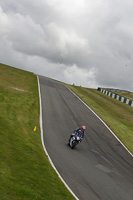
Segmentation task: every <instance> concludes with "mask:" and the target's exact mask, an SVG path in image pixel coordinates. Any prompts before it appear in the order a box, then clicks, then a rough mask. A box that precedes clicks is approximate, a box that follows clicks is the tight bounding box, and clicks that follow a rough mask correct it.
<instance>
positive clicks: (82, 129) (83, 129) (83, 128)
mask: <svg viewBox="0 0 133 200" xmlns="http://www.w3.org/2000/svg"><path fill="white" fill-rule="evenodd" d="M85 130H86V127H85V126H84V125H83V126H82V127H81V128H78V129H75V131H74V133H77V134H78V135H79V136H80V137H81V138H83V137H84V135H85V133H84V131H85Z"/></svg>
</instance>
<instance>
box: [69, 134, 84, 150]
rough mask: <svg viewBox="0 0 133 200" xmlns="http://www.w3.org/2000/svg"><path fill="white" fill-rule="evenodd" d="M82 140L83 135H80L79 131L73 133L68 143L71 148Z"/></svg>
mask: <svg viewBox="0 0 133 200" xmlns="http://www.w3.org/2000/svg"><path fill="white" fill-rule="evenodd" d="M81 141H82V137H81V136H79V134H78V133H72V135H71V137H70V139H69V142H68V145H69V146H70V147H71V149H74V147H75V146H76V145H77V144H78V143H80V142H81Z"/></svg>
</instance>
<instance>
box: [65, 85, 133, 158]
mask: <svg viewBox="0 0 133 200" xmlns="http://www.w3.org/2000/svg"><path fill="white" fill-rule="evenodd" d="M66 85H67V84H66ZM67 87H69V88H70V89H71V90H72V91H73V92H74V93H76V94H77V95H78V96H79V97H80V98H81V99H82V100H83V101H84V102H85V103H86V104H87V105H88V106H89V107H90V108H91V109H92V110H94V112H95V113H97V114H98V116H99V117H101V119H102V120H103V121H104V122H105V123H106V124H107V125H108V126H109V127H110V129H111V130H112V131H113V132H114V133H115V134H116V135H117V137H118V138H119V139H120V140H121V141H122V142H123V143H124V145H125V146H126V147H127V148H128V149H129V150H130V152H131V153H132V154H133V108H132V107H131V106H129V105H127V104H124V103H122V102H120V101H117V100H115V99H112V98H111V97H108V96H106V95H104V94H103V93H101V92H99V91H98V90H96V89H88V88H83V87H77V86H71V85H67Z"/></svg>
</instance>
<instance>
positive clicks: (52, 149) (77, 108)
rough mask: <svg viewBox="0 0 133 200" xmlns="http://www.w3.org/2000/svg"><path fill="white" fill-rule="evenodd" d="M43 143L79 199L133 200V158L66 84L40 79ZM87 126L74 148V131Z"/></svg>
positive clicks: (40, 77)
mask: <svg viewBox="0 0 133 200" xmlns="http://www.w3.org/2000/svg"><path fill="white" fill-rule="evenodd" d="M39 82H40V90H41V100H42V117H43V132H44V143H45V146H46V149H47V152H48V154H49V156H50V158H51V159H52V161H53V163H54V165H55V167H56V169H57V170H58V172H59V173H60V175H61V176H62V178H63V179H64V180H65V182H66V183H67V184H68V186H69V187H70V188H71V190H72V191H73V192H74V193H75V195H76V196H77V197H78V198H79V199H80V200H133V157H132V156H131V155H130V154H129V153H128V152H127V151H126V150H125V149H124V147H123V146H122V145H121V144H120V143H119V141H118V140H117V139H116V138H115V137H114V136H113V135H112V134H111V132H110V131H109V130H108V129H107V127H106V126H105V125H104V124H103V123H102V122H101V121H100V120H99V119H98V118H97V117H96V116H95V115H94V114H93V113H92V112H91V110H89V109H88V108H87V107H86V106H85V105H84V104H83V103H82V102H81V101H80V100H79V99H78V98H77V97H76V96H75V95H73V94H72V93H71V92H70V91H69V90H68V88H66V87H65V86H64V85H63V84H61V83H58V82H56V81H53V80H50V79H48V78H45V77H42V76H39ZM81 125H86V127H87V130H86V135H85V138H84V140H83V141H82V143H81V144H79V145H78V146H76V148H75V149H73V150H72V149H70V147H69V146H68V145H67V143H68V138H69V136H70V134H71V133H72V132H73V130H74V129H75V128H77V127H80V126H81Z"/></svg>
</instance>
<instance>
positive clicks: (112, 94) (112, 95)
mask: <svg viewBox="0 0 133 200" xmlns="http://www.w3.org/2000/svg"><path fill="white" fill-rule="evenodd" d="M98 91H100V92H102V93H103V94H105V95H107V96H109V97H112V98H113V99H116V100H118V101H121V102H123V103H125V104H127V105H129V106H131V107H133V101H132V100H131V99H127V98H125V97H122V96H120V95H118V94H115V93H112V92H109V91H107V90H105V89H103V88H100V87H98Z"/></svg>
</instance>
